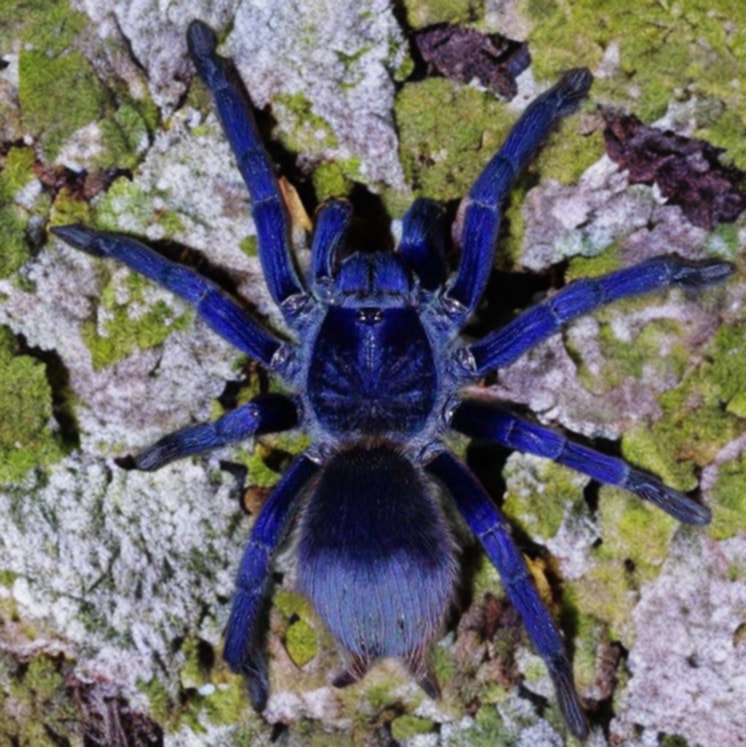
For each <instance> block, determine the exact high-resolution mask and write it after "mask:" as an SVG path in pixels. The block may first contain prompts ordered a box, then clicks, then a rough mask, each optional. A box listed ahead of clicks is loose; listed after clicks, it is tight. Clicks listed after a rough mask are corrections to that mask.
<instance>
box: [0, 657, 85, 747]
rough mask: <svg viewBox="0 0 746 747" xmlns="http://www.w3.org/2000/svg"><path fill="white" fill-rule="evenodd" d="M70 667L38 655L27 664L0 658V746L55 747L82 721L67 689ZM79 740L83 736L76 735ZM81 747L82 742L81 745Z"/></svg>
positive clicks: (71, 733) (11, 658) (71, 693)
mask: <svg viewBox="0 0 746 747" xmlns="http://www.w3.org/2000/svg"><path fill="white" fill-rule="evenodd" d="M70 669H71V663H70V662H69V661H67V660H66V659H65V657H64V656H62V655H60V656H51V655H48V654H41V655H39V656H36V657H34V658H32V659H31V660H30V661H28V662H21V661H18V660H17V659H14V658H13V657H12V656H11V655H10V654H7V653H3V654H2V655H1V656H0V742H1V743H2V744H8V745H10V744H12V745H16V746H17V747H55V746H56V745H59V744H66V743H68V742H67V741H65V742H63V741H61V740H63V739H65V740H66V738H67V737H69V736H72V735H73V734H75V732H76V731H77V729H76V728H75V726H76V724H77V725H78V727H79V725H80V723H81V721H82V712H81V709H80V706H79V701H78V702H76V698H75V694H74V692H73V691H72V690H71V689H70V688H68V687H66V681H65V677H66V674H67V673H68V672H69V670H70ZM81 731H82V730H81ZM79 736H80V737H82V733H79ZM81 744H82V741H81Z"/></svg>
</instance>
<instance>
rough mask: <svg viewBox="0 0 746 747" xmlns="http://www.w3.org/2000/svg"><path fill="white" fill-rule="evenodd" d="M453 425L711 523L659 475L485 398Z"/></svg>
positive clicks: (682, 516)
mask: <svg viewBox="0 0 746 747" xmlns="http://www.w3.org/2000/svg"><path fill="white" fill-rule="evenodd" d="M451 426H452V427H453V428H455V429H456V430H457V431H460V432H461V433H465V434H466V435H468V436H471V437H472V438H479V439H485V440H488V441H493V442H496V443H499V444H502V445H503V446H507V447H508V448H509V449H515V450H517V451H523V452H525V453H528V454H535V455H536V456H540V457H545V458H547V459H551V460H552V461H554V462H558V463H559V464H564V465H565V466H567V467H571V468H572V469H574V470H577V471H578V472H582V473H583V474H585V475H588V476H589V477H592V478H593V479H594V480H598V482H602V483H606V484H607V485H615V486H617V487H620V488H624V489H625V490H628V491H629V492H630V493H634V494H635V495H637V496H639V497H640V498H642V499H643V500H646V501H650V502H651V503H653V504H654V505H656V506H658V508H661V509H663V510H664V511H665V512H666V513H667V514H670V515H671V516H673V517H674V518H675V519H678V520H679V521H681V522H683V523H685V524H700V525H704V524H708V523H709V521H710V510H709V509H708V508H707V507H706V506H703V505H701V504H700V503H697V502H696V501H695V500H693V499H692V498H690V497H689V496H687V495H684V494H683V493H679V492H678V491H677V490H674V489H673V488H669V487H668V486H666V485H664V484H663V483H662V482H661V481H660V480H659V479H658V478H657V477H654V476H653V475H651V474H649V473H648V472H644V471H643V470H640V469H636V468H635V467H633V466H632V465H631V464H628V463H627V462H625V461H624V460H623V459H619V458H617V457H612V456H607V455H606V454H601V453H600V452H598V451H596V450H595V449H591V448H589V447H587V446H582V445H581V444H576V443H573V442H572V441H570V440H568V439H567V438H565V436H563V435H562V434H561V433H557V432H556V431H553V430H551V429H550V428H545V427H543V426H541V425H537V424H536V423H531V422H529V421H527V420H523V419H522V418H519V417H517V416H516V415H513V414H512V413H509V412H506V411H505V410H502V409H500V408H498V407H493V406H490V405H487V404H485V403H483V402H477V401H473V400H472V401H464V402H461V403H460V404H459V406H458V407H457V408H456V410H455V411H454V413H453V416H452V421H451Z"/></svg>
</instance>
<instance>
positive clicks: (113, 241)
mask: <svg viewBox="0 0 746 747" xmlns="http://www.w3.org/2000/svg"><path fill="white" fill-rule="evenodd" d="M51 231H52V233H53V234H54V235H55V236H57V237H59V238H60V239H62V240H63V241H65V242H66V243H68V244H70V245H71V246H74V247H75V248H76V249H80V250H82V251H84V252H86V253H87V254H91V255H92V256H94V257H112V258H113V259H118V260H119V261H120V262H123V263H124V264H125V265H127V266H128V267H130V268H132V269H133V270H135V272H138V273H139V274H140V275H144V276H145V277H146V278H150V279H151V280H154V281H155V282H156V283H158V284H159V285H161V286H163V287H164V288H167V289H168V290H170V291H171V292H173V293H175V294H176V295H177V296H180V297H181V298H183V299H184V300H185V301H188V302H189V303H190V304H192V306H194V308H195V309H196V310H197V313H198V314H199V315H200V317H202V319H203V320H204V321H206V322H207V323H208V324H209V325H210V327H212V328H213V329H214V330H215V332H217V333H218V334H219V335H220V336H221V337H222V338H223V339H224V340H227V341H228V342H230V343H231V344H232V345H234V346H235V347H236V348H238V349H239V350H241V351H243V352H244V353H247V354H248V355H250V356H251V357H252V358H253V359H254V360H256V361H259V362H260V363H262V364H264V365H265V366H266V367H267V368H269V369H273V368H275V366H274V365H273V363H272V359H273V357H274V355H275V353H276V352H277V351H278V350H279V348H280V347H281V346H282V344H283V343H282V342H281V341H280V340H279V339H277V338H276V337H275V336H274V335H272V334H270V333H269V332H267V331H265V330H264V329H262V328H261V327H260V326H259V325H258V324H257V322H255V321H254V320H253V319H252V318H251V316H250V315H249V314H248V313H247V312H246V311H245V310H244V309H243V308H241V306H240V305H239V304H238V303H237V302H236V301H235V300H233V299H232V298H231V297H230V296H229V295H228V294H227V293H225V292H224V291H223V290H221V289H220V288H219V287H218V286H217V285H215V283H213V282H211V281H210V280H208V279H207V278H205V277H203V276H202V275H200V274H199V273H198V272H197V271H196V270H193V269H192V268H190V267H186V266H184V265H181V264H179V263H177V262H172V261H171V260H169V259H166V258H165V257H164V256H162V255H160V254H158V252H156V251H155V250H153V249H151V248H150V247H149V246H145V244H142V243H140V242H139V241H135V240H134V239H131V238H129V237H127V236H122V235H120V234H115V233H106V232H104V231H94V230H93V229H91V228H87V227H86V226H82V225H80V224H73V225H69V226H55V227H54V228H52V229H51Z"/></svg>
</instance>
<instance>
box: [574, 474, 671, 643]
mask: <svg viewBox="0 0 746 747" xmlns="http://www.w3.org/2000/svg"><path fill="white" fill-rule="evenodd" d="M598 527H599V534H600V536H601V538H602V541H601V543H600V544H599V545H598V546H597V547H595V548H594V549H593V551H592V554H591V559H592V561H593V563H592V566H591V569H590V571H588V572H587V573H586V574H585V575H584V576H583V577H582V578H580V579H577V580H573V581H570V582H568V583H566V585H565V593H566V595H567V600H568V602H569V604H570V605H572V606H574V607H575V608H577V609H579V610H582V614H583V615H591V616H592V617H593V618H594V619H595V620H597V621H601V622H603V623H605V624H606V625H607V626H608V629H609V635H610V636H611V637H612V639H617V640H621V641H622V642H623V643H624V644H625V645H626V646H629V645H631V643H632V635H633V631H632V628H631V622H630V620H631V612H632V610H633V608H634V606H635V603H636V599H637V592H638V590H639V588H640V587H641V585H642V584H644V583H648V582H650V581H651V580H653V579H654V578H655V577H656V576H657V575H658V574H659V573H660V570H661V567H662V565H663V561H664V560H665V559H666V557H667V555H668V551H669V547H670V543H671V539H672V537H673V535H674V533H675V531H676V529H677V527H678V524H677V522H676V521H675V519H673V518H671V517H670V516H668V515H667V514H665V513H663V512H662V511H660V510H659V509H657V508H656V507H653V506H650V505H648V504H646V503H644V502H643V501H641V500H640V499H639V498H638V497H637V496H633V495H629V494H628V493H625V492H623V491H621V490H617V489H615V488H609V487H602V488H601V490H600V494H599V504H598ZM589 625H590V622H589V621H587V620H586V621H585V623H584V626H585V627H588V626H589Z"/></svg>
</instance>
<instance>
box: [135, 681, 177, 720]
mask: <svg viewBox="0 0 746 747" xmlns="http://www.w3.org/2000/svg"><path fill="white" fill-rule="evenodd" d="M137 689H138V690H139V691H140V692H142V693H144V694H145V695H146V696H147V698H148V705H149V706H150V715H151V716H152V717H153V718H154V719H155V720H156V721H157V722H158V723H159V724H167V723H168V722H169V717H170V716H171V714H172V713H173V708H174V703H173V701H172V700H171V697H170V696H169V694H168V690H167V689H166V688H165V686H164V685H163V684H162V683H161V682H160V680H158V678H157V677H153V678H152V679H150V680H148V681H147V682H145V681H143V680H139V681H138V683H137Z"/></svg>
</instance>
